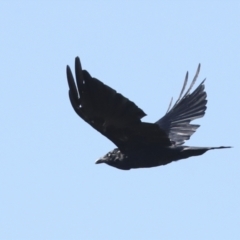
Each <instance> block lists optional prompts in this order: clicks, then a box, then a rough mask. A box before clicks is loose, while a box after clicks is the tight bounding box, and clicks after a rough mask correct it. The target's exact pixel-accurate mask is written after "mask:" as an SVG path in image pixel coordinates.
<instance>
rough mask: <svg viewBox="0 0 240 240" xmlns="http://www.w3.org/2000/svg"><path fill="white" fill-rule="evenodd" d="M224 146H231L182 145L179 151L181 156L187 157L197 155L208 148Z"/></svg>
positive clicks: (221, 147)
mask: <svg viewBox="0 0 240 240" xmlns="http://www.w3.org/2000/svg"><path fill="white" fill-rule="evenodd" d="M224 148H231V147H230V146H220V147H188V146H184V147H183V149H182V151H181V157H182V158H188V157H192V156H199V155H202V154H204V153H205V152H207V151H208V150H214V149H224Z"/></svg>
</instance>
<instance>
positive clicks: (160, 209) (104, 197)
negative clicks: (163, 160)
mask: <svg viewBox="0 0 240 240" xmlns="http://www.w3.org/2000/svg"><path fill="white" fill-rule="evenodd" d="M239 23H240V3H239V2H238V1H228V2H227V1H110V0H109V1H107V0H106V1H1V3H0V30H1V38H0V50H1V72H0V79H1V90H0V91H1V94H0V107H1V113H2V114H1V126H0V133H1V134H0V139H1V151H0V159H1V160H0V228H1V230H0V239H5V240H8V239H14V240H15V239H16V240H19V239H24V240H26V239H35V240H37V239H90V240H91V239H105V240H107V239H116V240H118V239H124V240H127V239H165V240H172V239H181V240H182V239H183V240H185V239H187V240H188V239H195V240H198V239H199V240H200V239H211V240H212V239H218V240H225V239H231V240H235V239H240V228H239V226H240V205H239V202H240V184H239V183H240V182H239V180H240V179H239V173H240V161H239V154H240V152H239V147H238V145H239V140H238V134H239V124H238V123H239V103H240V94H239V89H240V83H239V82H240V74H239V63H240V48H239V43H240V30H239ZM76 56H79V57H80V58H81V61H82V66H83V68H85V69H87V70H88V71H89V72H90V73H91V75H92V76H94V77H97V78H98V79H100V80H101V81H103V82H104V83H106V84H108V85H109V86H111V87H112V88H114V89H116V90H117V91H119V92H120V93H122V94H123V95H124V96H126V97H128V98H129V99H131V100H132V101H134V102H135V103H136V104H137V105H138V106H139V107H140V108H142V109H143V110H144V111H145V112H146V113H147V114H148V116H146V117H145V118H144V119H143V120H144V121H149V122H154V121H156V120H158V119H159V118H160V117H161V116H162V115H164V114H165V112H166V110H167V107H168V104H169V101H170V99H171V97H172V96H173V97H174V99H175V100H176V98H177V97H178V95H179V92H180V90H181V87H182V84H183V80H184V77H185V74H186V71H187V70H188V71H189V73H190V78H192V77H193V75H194V74H195V71H196V69H197V65H198V63H201V64H202V68H201V72H200V76H199V79H198V82H197V83H200V81H201V80H202V79H204V78H205V77H206V78H207V80H206V91H207V94H208V101H209V102H208V109H207V113H206V115H205V116H204V118H202V119H199V120H196V121H195V122H196V123H199V124H201V127H200V128H199V129H198V130H197V132H196V134H194V135H193V136H192V138H191V139H190V140H189V141H188V142H187V143H186V144H187V145H191V146H221V145H225V146H228V145H230V146H234V148H233V149H227V150H218V151H217V150H215V151H210V152H208V153H206V154H205V155H202V156H200V157H195V158H189V159H187V160H182V161H178V162H175V163H171V164H169V165H166V166H163V167H157V168H151V169H138V170H130V171H120V170H117V169H115V168H112V167H109V166H107V165H105V164H101V165H95V164H94V162H95V160H96V159H97V158H99V157H101V156H103V155H104V154H105V153H107V152H108V151H110V150H111V149H113V148H114V147H115V146H114V145H113V143H111V142H110V141H109V140H108V139H107V138H104V137H103V136H102V135H101V134H99V133H98V132H96V131H95V130H94V129H92V128H91V127H90V126H88V125H87V124H86V123H85V122H83V121H82V120H81V119H80V118H79V117H78V116H77V115H76V114H75V112H74V111H73V109H72V107H71V105H70V102H69V100H68V86H67V81H66V73H65V72H66V65H67V64H68V65H70V66H71V67H74V58H75V57H76Z"/></svg>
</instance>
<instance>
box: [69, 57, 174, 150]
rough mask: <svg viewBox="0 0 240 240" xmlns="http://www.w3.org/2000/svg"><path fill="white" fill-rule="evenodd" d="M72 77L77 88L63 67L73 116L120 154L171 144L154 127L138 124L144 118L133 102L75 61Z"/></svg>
mask: <svg viewBox="0 0 240 240" xmlns="http://www.w3.org/2000/svg"><path fill="white" fill-rule="evenodd" d="M75 75H76V83H77V84H75V81H74V78H73V75H72V72H71V69H70V67H69V66H67V79H68V85H69V98H70V101H71V104H72V107H73V108H74V110H75V112H76V113H77V114H78V115H79V116H80V117H81V118H82V119H83V120H85V121H86V122H87V123H89V124H90V125H91V126H92V127H93V128H95V129H96V130H97V131H99V132H100V133H102V134H103V135H104V136H106V137H107V138H108V139H110V140H111V141H112V142H113V143H115V144H116V145H117V147H119V148H120V149H121V150H124V149H126V148H131V147H135V146H138V147H140V146H143V145H146V144H151V142H153V141H158V142H159V143H161V144H162V145H170V144H171V142H170V140H169V138H168V136H167V134H166V133H165V131H163V130H161V129H160V128H159V126H158V125H156V124H151V123H143V122H141V118H142V117H144V116H146V114H145V113H144V112H143V111H142V110H141V109H140V108H138V107H137V106H136V105H135V104H134V103H133V102H131V101H130V100H128V99H127V98H125V97H124V96H122V95H121V94H120V93H117V92H116V91H115V90H114V89H112V88H110V87H108V86H106V85H105V84H103V83H102V82H101V81H99V80H98V79H96V78H93V77H91V76H90V74H89V73H88V72H87V71H86V70H82V67H81V63H80V59H79V58H78V57H77V58H76V59H75Z"/></svg>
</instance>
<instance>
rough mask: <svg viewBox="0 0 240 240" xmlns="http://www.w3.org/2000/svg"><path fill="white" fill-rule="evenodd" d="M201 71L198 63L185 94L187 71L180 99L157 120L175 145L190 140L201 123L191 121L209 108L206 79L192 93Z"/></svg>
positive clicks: (201, 115)
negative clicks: (205, 85)
mask: <svg viewBox="0 0 240 240" xmlns="http://www.w3.org/2000/svg"><path fill="white" fill-rule="evenodd" d="M199 71H200V64H199V65H198V68H197V72H196V74H195V76H194V78H193V81H192V83H191V84H190V87H189V89H188V90H187V91H186V93H185V94H184V95H183V92H184V90H185V87H186V85H187V80H188V72H187V74H186V77H185V81H184V84H183V88H182V91H181V93H180V96H179V98H178V100H177V101H176V103H175V104H174V106H173V107H172V108H171V103H170V105H169V108H168V111H167V113H166V114H165V116H163V117H162V118H161V119H160V120H158V121H157V122H156V124H158V125H159V126H160V128H162V129H163V130H165V131H166V133H167V134H168V136H169V138H170V140H171V141H172V143H173V144H175V145H182V144H183V143H184V142H185V140H188V139H189V138H190V137H191V135H192V134H193V133H194V132H195V131H196V129H197V128H198V127H199V126H200V125H196V124H190V122H191V121H192V120H194V119H196V118H200V117H203V116H204V114H205V110H206V109H207V107H206V104H207V99H206V98H207V94H206V92H205V91H204V81H205V79H204V80H203V81H202V82H201V84H200V85H199V86H198V87H197V88H196V89H195V91H194V92H192V93H190V91H191V89H192V87H193V85H194V83H195V82H196V80H197V77H198V74H199ZM182 95H183V96H182ZM171 102H172V100H171Z"/></svg>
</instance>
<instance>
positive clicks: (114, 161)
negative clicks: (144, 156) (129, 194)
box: [95, 148, 130, 170]
mask: <svg viewBox="0 0 240 240" xmlns="http://www.w3.org/2000/svg"><path fill="white" fill-rule="evenodd" d="M127 159H128V156H126V155H125V154H123V153H121V151H120V150H119V149H118V148H116V149H114V150H113V151H111V152H108V153H107V154H106V155H105V156H103V157H101V158H99V159H98V160H97V161H96V162H95V163H96V164H99V163H106V164H108V165H110V166H112V167H116V168H119V169H122V170H129V169H130V167H128V161H127Z"/></svg>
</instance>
